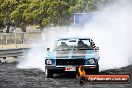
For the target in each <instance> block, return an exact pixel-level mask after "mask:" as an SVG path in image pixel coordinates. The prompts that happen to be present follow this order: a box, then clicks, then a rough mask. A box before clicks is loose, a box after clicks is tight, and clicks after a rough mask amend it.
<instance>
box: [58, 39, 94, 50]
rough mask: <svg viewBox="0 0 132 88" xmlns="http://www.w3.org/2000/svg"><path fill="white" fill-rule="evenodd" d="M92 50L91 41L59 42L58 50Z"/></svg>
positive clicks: (69, 40)
mask: <svg viewBox="0 0 132 88" xmlns="http://www.w3.org/2000/svg"><path fill="white" fill-rule="evenodd" d="M71 49H92V45H91V43H90V40H89V39H62V40H58V41H57V45H56V50H71Z"/></svg>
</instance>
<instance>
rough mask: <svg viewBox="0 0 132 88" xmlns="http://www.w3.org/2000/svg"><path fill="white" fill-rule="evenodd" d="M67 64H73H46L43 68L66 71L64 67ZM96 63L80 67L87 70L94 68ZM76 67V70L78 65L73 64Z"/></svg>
mask: <svg viewBox="0 0 132 88" xmlns="http://www.w3.org/2000/svg"><path fill="white" fill-rule="evenodd" d="M68 66H73V65H66V66H64V65H62V66H60V65H59V66H53V65H46V66H45V68H46V69H49V70H54V71H59V72H68V71H65V67H68ZM96 66H97V65H82V67H83V68H84V70H88V69H95V68H96ZM73 67H76V71H77V70H78V68H79V66H73Z"/></svg>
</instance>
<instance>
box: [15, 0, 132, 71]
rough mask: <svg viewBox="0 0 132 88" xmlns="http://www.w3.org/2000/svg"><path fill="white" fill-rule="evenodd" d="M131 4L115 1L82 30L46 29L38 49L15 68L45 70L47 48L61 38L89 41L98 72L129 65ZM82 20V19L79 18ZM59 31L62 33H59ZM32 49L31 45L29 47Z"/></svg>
mask: <svg viewBox="0 0 132 88" xmlns="http://www.w3.org/2000/svg"><path fill="white" fill-rule="evenodd" d="M131 9H132V1H131V0H117V1H115V2H114V3H112V4H110V5H109V6H107V7H104V9H101V10H99V11H97V12H96V13H97V14H95V15H94V16H93V17H92V19H91V20H90V22H88V23H87V24H85V26H83V27H77V26H76V27H75V26H68V27H66V26H65V27H49V28H45V30H44V32H43V35H42V40H40V44H39V45H40V46H41V49H40V48H39V49H37V48H33V49H31V50H29V52H28V53H26V54H25V56H26V57H25V58H24V59H22V60H21V61H20V63H19V64H18V67H19V68H41V69H42V70H44V66H45V65H44V64H45V62H44V56H45V55H46V48H47V47H51V46H52V44H53V43H54V40H55V39H57V38H58V37H64V36H69V37H70V36H82V37H90V38H92V39H93V40H94V42H95V44H96V46H98V47H99V48H100V50H99V53H100V57H101V58H100V61H99V65H100V71H102V70H108V69H116V68H121V67H125V66H127V65H130V64H132V55H131V52H132V47H131V45H132V37H131V34H132V24H131V23H132V11H131ZM82 18H83V17H82ZM61 29H62V30H61ZM32 45H33V46H34V44H32Z"/></svg>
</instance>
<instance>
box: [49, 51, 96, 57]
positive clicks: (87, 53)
mask: <svg viewBox="0 0 132 88" xmlns="http://www.w3.org/2000/svg"><path fill="white" fill-rule="evenodd" d="M47 55H48V56H47V57H48V58H52V59H79V58H80V59H81V58H84V59H85V58H87V59H88V58H97V57H98V52H97V51H95V50H67V51H50V52H48V54H47Z"/></svg>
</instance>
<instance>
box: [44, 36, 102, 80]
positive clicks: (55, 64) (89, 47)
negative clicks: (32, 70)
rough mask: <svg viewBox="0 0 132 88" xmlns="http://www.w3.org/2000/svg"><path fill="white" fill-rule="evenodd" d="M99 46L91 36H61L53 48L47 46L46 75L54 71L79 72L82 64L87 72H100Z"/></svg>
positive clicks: (51, 74)
mask: <svg viewBox="0 0 132 88" xmlns="http://www.w3.org/2000/svg"><path fill="white" fill-rule="evenodd" d="M98 50H99V48H98V47H96V46H95V43H94V42H93V40H92V39H90V38H60V39H58V40H56V42H55V45H54V47H53V49H52V50H50V48H47V55H46V57H45V65H46V66H45V74H46V77H48V78H49V77H53V75H54V73H57V74H60V73H62V72H77V69H78V67H79V66H80V65H81V66H82V67H83V68H84V70H85V72H86V73H87V72H89V71H90V72H91V73H94V74H97V73H98V72H99V65H98V61H99V58H100V57H99V54H98Z"/></svg>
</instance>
